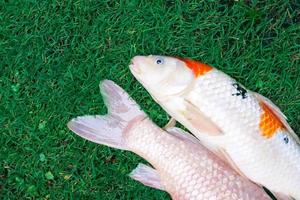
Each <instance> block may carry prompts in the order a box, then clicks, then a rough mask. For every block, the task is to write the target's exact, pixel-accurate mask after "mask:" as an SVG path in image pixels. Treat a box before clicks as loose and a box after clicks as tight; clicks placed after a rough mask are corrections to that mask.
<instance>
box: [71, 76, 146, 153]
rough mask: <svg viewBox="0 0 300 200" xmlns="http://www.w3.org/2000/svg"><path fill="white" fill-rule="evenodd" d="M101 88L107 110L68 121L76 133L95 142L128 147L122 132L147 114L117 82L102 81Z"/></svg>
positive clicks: (120, 147)
mask: <svg viewBox="0 0 300 200" xmlns="http://www.w3.org/2000/svg"><path fill="white" fill-rule="evenodd" d="M100 92H101V94H102V96H103V98H104V102H105V105H106V106H107V108H108V114H107V115H103V116H101V115H95V116H81V117H77V118H74V119H72V120H71V121H70V122H69V123H68V127H69V129H70V130H72V131H73V132H74V133H76V134H77V135H79V136H81V137H83V138H85V139H87V140H90V141H92V142H95V143H98V144H104V145H107V146H110V147H114V148H118V149H124V150H127V148H126V144H125V143H124V138H123V133H124V132H125V131H126V129H128V128H129V127H130V126H131V125H133V124H134V123H135V122H137V121H140V120H142V119H144V118H146V115H145V113H144V112H143V111H141V110H140V107H139V106H138V105H137V104H136V102H135V101H133V100H132V99H131V98H130V97H129V95H128V94H127V93H126V92H125V91H124V90H123V89H122V88H120V87H119V86H118V85H116V84H115V83H114V82H112V81H109V80H104V81H102V82H101V83H100Z"/></svg>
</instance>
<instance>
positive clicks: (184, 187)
mask: <svg viewBox="0 0 300 200" xmlns="http://www.w3.org/2000/svg"><path fill="white" fill-rule="evenodd" d="M145 127H147V128H145ZM155 129H157V128H156V127H154V126H153V124H152V122H149V121H146V120H145V121H143V122H142V123H140V124H139V125H136V126H134V127H133V128H132V130H130V131H129V132H128V133H127V134H126V135H127V138H126V144H127V145H128V148H129V149H130V150H131V151H133V152H135V153H137V154H138V155H140V156H142V157H143V158H145V159H146V160H148V161H149V162H150V163H152V165H153V166H154V167H155V168H156V169H157V170H158V171H159V172H160V174H163V175H162V176H165V177H174V180H175V182H176V183H178V185H179V187H178V186H175V185H173V184H172V183H170V180H171V182H172V179H170V178H166V180H168V181H166V182H164V184H165V187H166V188H167V190H168V191H173V193H175V194H174V196H176V197H178V198H179V199H191V200H192V199H211V198H212V196H214V197H216V199H256V198H258V197H257V196H256V197H250V194H251V193H250V192H249V193H248V192H246V191H251V188H252V187H251V186H250V187H249V186H247V189H246V188H245V180H243V179H241V178H240V177H238V176H237V174H235V173H229V172H228V169H226V166H225V165H224V164H222V163H221V162H218V161H216V160H215V159H212V158H211V157H212V154H211V153H209V152H207V151H206V150H205V149H201V148H199V147H195V146H194V145H191V144H186V143H184V142H182V141H177V140H176V139H175V138H173V137H172V136H169V135H166V134H164V135H163V136H161V135H159V131H158V130H155ZM170 144H176V145H170ZM187 145H188V146H187ZM195 158H196V161H197V162H195ZM224 173H226V176H224ZM179 175H180V176H179ZM227 176H228V177H230V178H229V179H230V180H229V179H228V178H224V177H227ZM200 177H201V178H200ZM233 183H234V185H232V191H230V190H229V192H228V193H227V191H228V187H226V184H229V185H231V184H233ZM222 186H223V187H222ZM216 188H219V189H216ZM254 188H255V187H254ZM252 190H253V191H254V192H257V191H258V190H257V189H252ZM246 193H247V195H245V194H246ZM245 196H249V197H246V198H245ZM259 198H265V197H264V195H262V196H261V197H259Z"/></svg>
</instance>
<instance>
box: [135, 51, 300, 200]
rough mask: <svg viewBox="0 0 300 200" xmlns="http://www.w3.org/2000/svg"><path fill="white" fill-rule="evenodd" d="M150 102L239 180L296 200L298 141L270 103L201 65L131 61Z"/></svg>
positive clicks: (299, 195) (162, 60)
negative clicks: (152, 100) (226, 166)
mask: <svg viewBox="0 0 300 200" xmlns="http://www.w3.org/2000/svg"><path fill="white" fill-rule="evenodd" d="M129 68H130V70H131V72H132V74H133V75H134V76H135V78H136V79H137V80H138V81H139V82H140V83H141V84H142V85H143V86H144V87H145V88H146V90H147V91H148V92H149V93H150V95H151V96H152V97H153V98H154V100H155V101H156V102H157V103H158V104H160V105H161V107H162V108H163V109H164V110H165V111H166V112H167V113H168V114H169V115H171V116H172V117H173V118H174V119H175V120H176V121H178V122H180V123H181V124H183V125H184V126H185V127H186V128H187V129H188V130H189V131H191V132H192V133H193V134H194V135H195V136H196V137H197V138H198V139H199V140H200V141H201V142H202V143H203V144H204V145H205V146H206V147H208V148H209V149H210V150H211V151H213V152H214V153H215V154H217V155H218V156H219V157H220V158H222V159H223V160H225V161H226V162H228V163H229V164H230V165H231V166H232V167H233V168H234V169H235V170H236V171H238V172H239V173H240V174H241V175H243V176H246V177H248V178H249V179H251V180H252V181H254V182H256V183H257V184H260V185H263V186H265V187H267V188H268V189H269V190H271V191H272V192H273V193H274V195H276V196H277V197H279V198H282V199H290V198H296V199H297V200H300V145H299V138H298V136H297V135H296V134H295V132H294V131H293V130H292V128H291V127H290V126H289V124H288V123H287V121H286V117H285V115H284V114H283V113H282V112H281V111H280V110H279V108H278V107H277V106H276V105H274V104H273V103H272V102H271V101H270V100H269V99H267V98H265V97H263V96H262V95H259V94H257V93H254V92H252V91H249V90H247V89H245V88H244V87H243V86H242V85H241V84H239V83H237V82H236V80H234V79H233V78H231V77H230V76H228V75H226V74H225V73H223V72H221V71H219V70H217V69H215V68H213V67H211V66H209V65H207V64H203V63H201V62H198V61H195V60H191V59H182V58H175V57H167V56H152V55H150V56H136V57H134V58H133V59H132V63H131V65H130V66H129Z"/></svg>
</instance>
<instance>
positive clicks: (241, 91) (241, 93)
mask: <svg viewBox="0 0 300 200" xmlns="http://www.w3.org/2000/svg"><path fill="white" fill-rule="evenodd" d="M232 86H233V87H234V88H235V89H236V90H237V93H234V94H232V96H242V98H243V99H246V98H247V97H248V93H247V90H246V89H245V88H243V87H242V86H241V85H240V84H238V83H233V84H232Z"/></svg>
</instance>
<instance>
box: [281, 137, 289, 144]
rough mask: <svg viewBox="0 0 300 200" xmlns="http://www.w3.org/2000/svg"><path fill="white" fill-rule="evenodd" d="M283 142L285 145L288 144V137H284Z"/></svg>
mask: <svg viewBox="0 0 300 200" xmlns="http://www.w3.org/2000/svg"><path fill="white" fill-rule="evenodd" d="M283 141H284V142H285V143H286V144H288V143H289V141H290V140H289V138H288V136H285V137H284V138H283Z"/></svg>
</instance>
